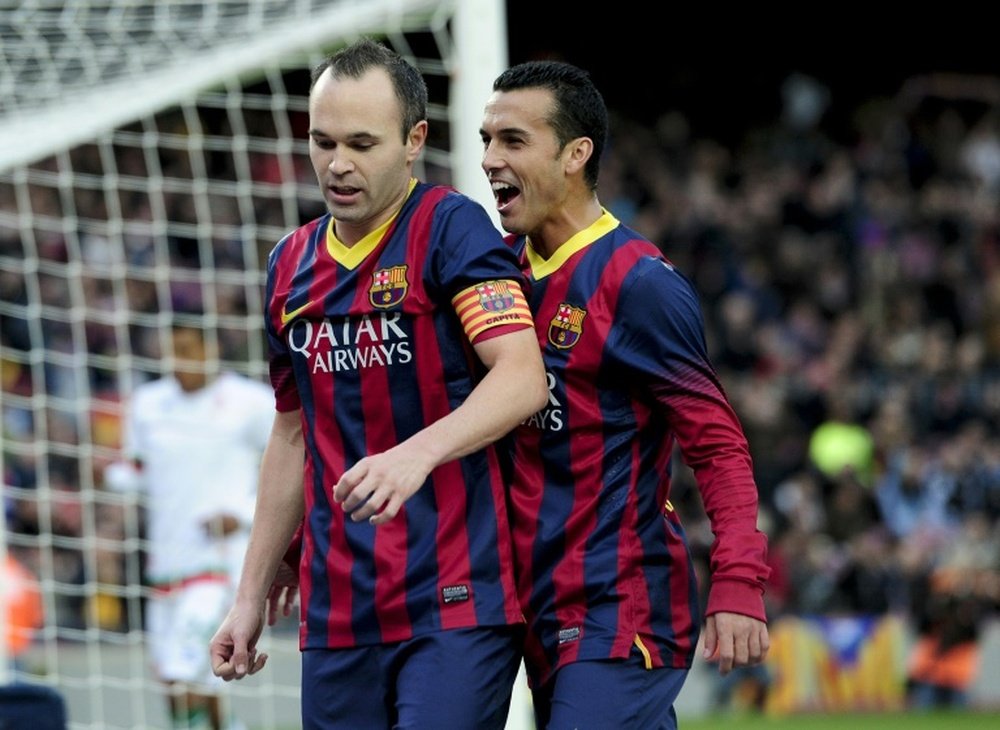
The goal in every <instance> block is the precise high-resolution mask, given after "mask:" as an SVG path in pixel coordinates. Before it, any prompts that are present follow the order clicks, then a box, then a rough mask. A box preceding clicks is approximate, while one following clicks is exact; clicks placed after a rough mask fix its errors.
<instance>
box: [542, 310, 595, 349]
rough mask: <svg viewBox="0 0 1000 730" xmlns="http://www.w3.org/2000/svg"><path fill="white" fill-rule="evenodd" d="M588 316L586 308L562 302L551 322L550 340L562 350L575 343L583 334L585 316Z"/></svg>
mask: <svg viewBox="0 0 1000 730" xmlns="http://www.w3.org/2000/svg"><path fill="white" fill-rule="evenodd" d="M586 316H587V310H586V309H580V308H579V307H574V306H572V305H571V304H567V303H566V302H562V303H561V304H560V305H559V307H558V309H556V316H555V317H553V318H552V320H551V321H550V322H549V342H551V343H552V344H553V345H555V346H556V347H558V348H559V349H560V350H566V349H568V348H570V347H572V346H573V345H575V344H576V343H577V341H578V340H579V339H580V335H582V334H583V318H584V317H586Z"/></svg>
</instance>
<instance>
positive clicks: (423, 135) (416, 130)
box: [406, 119, 427, 162]
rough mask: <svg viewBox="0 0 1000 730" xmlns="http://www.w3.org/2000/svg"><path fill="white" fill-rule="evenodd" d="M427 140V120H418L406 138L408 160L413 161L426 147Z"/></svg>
mask: <svg viewBox="0 0 1000 730" xmlns="http://www.w3.org/2000/svg"><path fill="white" fill-rule="evenodd" d="M426 142H427V120H426V119H425V120H422V121H419V122H417V123H416V124H414V125H413V127H411V128H410V133H409V135H408V136H407V138H406V160H407V162H413V161H414V160H416V159H417V158H418V157H419V156H420V153H421V151H422V150H423V149H424V143H426Z"/></svg>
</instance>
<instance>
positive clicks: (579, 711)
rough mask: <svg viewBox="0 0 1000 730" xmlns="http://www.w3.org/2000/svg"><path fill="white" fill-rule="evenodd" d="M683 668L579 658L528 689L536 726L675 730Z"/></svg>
mask: <svg viewBox="0 0 1000 730" xmlns="http://www.w3.org/2000/svg"><path fill="white" fill-rule="evenodd" d="M687 675H688V670H687V669H670V668H659V669H646V667H645V664H644V662H643V659H642V657H641V656H639V654H638V652H633V654H632V656H630V657H629V658H628V659H625V660H613V659H607V660H598V661H579V662H574V663H573V664H567V665H566V666H564V667H562V668H561V669H559V670H558V671H557V672H556V673H555V676H553V677H552V678H551V679H550V680H549V681H548V682H546V683H545V684H544V685H543V686H541V687H538V688H536V689H535V690H533V691H532V693H531V699H532V705H533V706H534V712H535V725H536V727H537V730H571V729H576V728H578V729H579V730H604V728H615V730H677V714H676V712H675V711H674V702H675V701H676V700H677V696H678V695H679V694H680V691H681V687H683V686H684V680H685V679H687Z"/></svg>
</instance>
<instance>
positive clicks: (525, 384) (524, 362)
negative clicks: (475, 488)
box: [333, 328, 548, 524]
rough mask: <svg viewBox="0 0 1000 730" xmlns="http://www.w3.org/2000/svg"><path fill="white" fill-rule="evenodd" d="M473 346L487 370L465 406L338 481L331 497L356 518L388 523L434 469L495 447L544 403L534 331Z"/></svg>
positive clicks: (542, 373)
mask: <svg viewBox="0 0 1000 730" xmlns="http://www.w3.org/2000/svg"><path fill="white" fill-rule="evenodd" d="M475 349H476V354H477V355H478V356H479V358H480V359H481V360H482V361H483V363H484V364H485V365H486V367H487V368H489V372H488V373H487V374H486V377H484V378H483V380H482V381H480V383H479V384H478V385H477V386H476V387H475V388H474V389H473V391H472V392H471V393H470V394H469V397H468V398H467V399H466V401H465V402H464V403H463V404H462V405H461V406H459V407H458V408H456V409H455V410H454V411H452V412H451V413H449V414H448V415H447V416H445V417H444V418H442V419H440V420H438V421H436V422H435V423H433V424H431V425H430V426H428V427H426V428H424V429H423V430H421V431H419V432H418V433H415V434H414V435H413V436H411V437H410V438H408V439H407V440H406V441H403V442H402V443H400V444H398V445H397V446H395V447H393V448H391V449H389V450H388V451H385V452H383V453H381V454H375V455H371V456H367V457H365V458H364V459H361V460H360V461H359V462H358V463H356V464H355V465H354V466H353V467H351V468H350V469H349V470H347V472H345V473H344V475H343V476H342V477H341V479H340V481H339V482H337V485H336V487H335V488H334V492H333V495H334V499H335V500H336V501H338V502H341V503H342V504H343V508H344V510H345V511H347V512H351V519H353V520H354V521H356V522H357V521H360V520H364V519H370V520H371V522H372V524H382V523H383V522H388V521H389V520H391V519H392V518H393V517H395V516H396V514H397V513H398V512H399V508H400V507H401V506H402V505H403V502H405V501H406V500H407V499H409V498H410V497H411V496H412V495H413V494H414V492H416V491H417V490H418V489H419V488H420V486H421V485H422V484H423V483H424V481H425V480H426V479H427V475H428V474H430V473H431V471H432V470H433V469H434V468H435V467H437V466H438V465H440V464H444V463H446V462H448V461H451V460H452V459H457V458H459V457H462V456H465V455H466V454H470V453H472V452H474V451H477V450H479V449H481V448H483V447H485V446H487V445H488V444H491V443H493V442H494V441H496V440H497V439H499V438H500V437H502V436H503V435H504V434H506V433H508V432H509V431H510V430H511V429H513V428H514V427H515V426H516V425H517V424H519V423H520V422H521V421H523V420H524V419H525V418H527V417H528V416H530V415H531V414H532V413H535V412H536V411H538V410H539V409H540V408H542V406H544V405H545V401H546V398H547V397H548V390H547V386H546V382H545V368H544V366H543V365H542V357H541V351H540V350H539V348H538V340H537V338H536V336H535V331H534V329H530V328H529V329H523V330H518V331H516V332H511V333H508V334H505V335H501V336H499V337H494V338H492V339H489V340H486V341H484V342H482V343H480V344H477V345H475ZM366 499H367V502H365V500H366ZM362 502H364V504H363V505H362ZM359 505H361V506H360V507H359Z"/></svg>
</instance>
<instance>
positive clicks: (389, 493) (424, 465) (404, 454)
mask: <svg viewBox="0 0 1000 730" xmlns="http://www.w3.org/2000/svg"><path fill="white" fill-rule="evenodd" d="M433 466H434V465H433V464H432V463H430V459H429V458H428V456H427V454H426V453H422V452H421V450H420V449H419V448H417V447H414V446H412V445H410V444H408V443H407V442H403V443H402V444H399V445H398V446H395V447H393V448H391V449H389V450H388V451H386V452H383V453H381V454H375V455H374V456H366V457H365V458H363V459H362V460H361V461H359V462H358V463H356V464H355V465H354V466H352V467H351V468H350V469H348V470H347V471H346V472H344V475H343V476H342V477H341V478H340V481H339V482H337V484H336V485H335V486H334V488H333V499H334V501H335V502H340V503H342V504H341V506H342V507H343V508H344V511H345V512H347V513H349V514H350V515H351V519H352V520H354V521H355V522H360V521H361V520H364V519H367V520H368V521H369V522H371V523H372V524H373V525H381V524H383V523H385V522H388V521H389V520H391V519H392V518H393V517H395V516H396V514H397V513H398V512H399V510H400V508H401V507H402V506H403V502H405V501H406V500H408V499H409V498H410V497H412V496H413V495H414V494H415V493H416V491H417V490H418V489H420V487H421V486H422V485H423V483H424V482H425V481H427V475H428V474H430V472H431V469H432V468H433Z"/></svg>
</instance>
